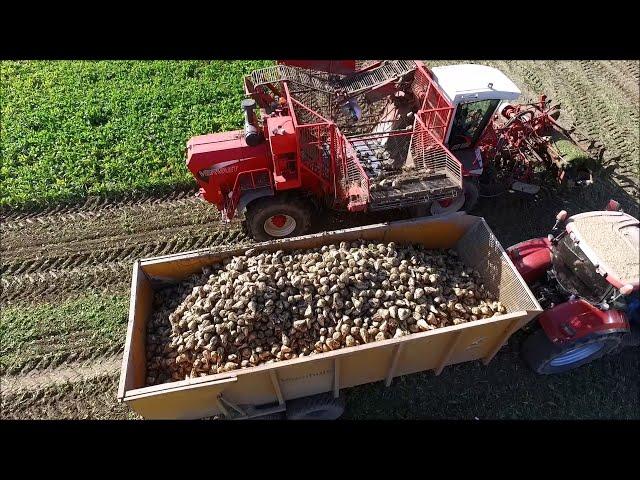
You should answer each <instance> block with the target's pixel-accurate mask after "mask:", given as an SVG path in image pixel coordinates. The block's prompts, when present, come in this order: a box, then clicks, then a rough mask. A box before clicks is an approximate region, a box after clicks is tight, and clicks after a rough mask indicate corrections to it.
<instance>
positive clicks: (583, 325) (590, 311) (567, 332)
mask: <svg viewBox="0 0 640 480" xmlns="http://www.w3.org/2000/svg"><path fill="white" fill-rule="evenodd" d="M538 322H540V326H541V327H542V329H543V330H544V332H545V333H546V335H547V337H549V340H551V341H552V342H554V343H565V342H572V341H575V340H578V339H580V338H583V337H586V336H587V335H605V334H609V333H614V332H628V331H629V330H630V327H629V321H628V319H627V316H626V315H625V314H624V312H622V311H620V310H600V309H599V308H597V307H595V306H593V305H591V304H590V303H589V302H587V301H585V300H582V299H578V300H569V301H568V302H564V303H561V304H559V305H556V306H555V307H553V308H551V309H549V310H545V311H544V312H542V313H541V314H540V316H539V317H538Z"/></svg>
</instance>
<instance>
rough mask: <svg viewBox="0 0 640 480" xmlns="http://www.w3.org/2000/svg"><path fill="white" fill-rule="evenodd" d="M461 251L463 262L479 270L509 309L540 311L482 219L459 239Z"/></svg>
mask: <svg viewBox="0 0 640 480" xmlns="http://www.w3.org/2000/svg"><path fill="white" fill-rule="evenodd" d="M456 250H457V251H458V254H459V255H460V258H461V259H462V261H463V262H465V263H466V264H467V265H473V267H474V268H475V269H476V270H478V272H480V275H481V276H482V278H483V280H484V282H485V287H487V288H488V289H489V291H490V292H491V293H492V294H493V295H495V296H496V297H498V298H499V299H500V301H501V302H502V304H503V305H504V306H505V307H506V308H507V310H508V311H509V312H512V311H514V310H523V309H524V310H541V307H540V304H539V303H538V301H537V300H536V299H535V297H534V295H533V293H531V290H529V288H528V287H527V286H526V284H525V283H524V282H522V281H521V280H520V277H519V275H518V273H517V272H516V269H515V267H514V266H513V264H512V263H511V261H510V260H509V258H508V257H507V254H506V253H505V251H504V249H503V248H502V246H501V245H500V242H498V239H497V238H496V237H495V235H493V233H491V231H490V230H489V227H488V226H487V224H486V222H485V221H484V220H482V221H481V222H478V223H477V224H476V225H475V226H473V227H471V228H470V229H469V231H467V232H466V233H465V234H464V236H463V237H462V238H461V239H460V240H459V241H458V244H457V248H456Z"/></svg>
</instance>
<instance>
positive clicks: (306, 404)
mask: <svg viewBox="0 0 640 480" xmlns="http://www.w3.org/2000/svg"><path fill="white" fill-rule="evenodd" d="M343 413H344V399H343V398H333V395H330V394H328V393H323V394H321V395H314V396H312V397H305V398H299V399H297V400H292V401H291V402H287V420H336V419H338V418H340V416H342V414H343Z"/></svg>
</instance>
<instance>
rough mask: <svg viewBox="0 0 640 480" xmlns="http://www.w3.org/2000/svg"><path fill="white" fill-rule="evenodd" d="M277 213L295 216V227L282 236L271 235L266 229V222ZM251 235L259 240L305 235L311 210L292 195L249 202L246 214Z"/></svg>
mask: <svg viewBox="0 0 640 480" xmlns="http://www.w3.org/2000/svg"><path fill="white" fill-rule="evenodd" d="M275 215H286V216H288V217H291V218H293V220H294V221H295V228H294V229H293V230H292V231H291V232H289V233H287V234H286V235H282V236H273V235H270V234H269V233H268V232H267V231H266V230H265V226H264V225H265V222H266V221H267V220H268V219H269V218H271V217H273V216H275ZM245 217H246V219H247V220H246V221H247V226H248V228H249V231H250V233H251V236H252V237H253V238H254V239H255V240H257V241H259V242H263V241H266V240H274V239H277V238H287V237H296V236H298V235H303V234H304V233H305V232H306V231H307V230H308V229H309V225H310V223H311V212H310V208H309V206H308V204H307V203H306V202H304V201H301V200H299V199H296V198H291V197H266V198H260V199H258V200H256V201H254V202H252V203H250V204H249V206H248V207H247V213H246V215H245Z"/></svg>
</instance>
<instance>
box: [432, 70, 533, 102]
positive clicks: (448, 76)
mask: <svg viewBox="0 0 640 480" xmlns="http://www.w3.org/2000/svg"><path fill="white" fill-rule="evenodd" d="M431 71H432V72H433V75H434V77H435V80H436V82H437V83H438V85H439V86H440V88H441V89H442V91H443V92H444V93H445V94H446V95H447V97H449V101H451V103H453V104H456V103H460V102H462V101H473V100H485V99H488V98H489V99H499V100H515V99H517V98H518V97H519V96H520V93H521V92H520V89H519V88H518V87H517V86H516V85H515V84H514V83H513V82H512V81H511V80H509V78H508V77H507V76H506V75H505V74H504V73H502V72H501V71H500V70H498V69H497V68H493V67H487V66H484V65H475V64H464V65H447V66H445V67H434V68H432V69H431ZM489 84H492V86H491V88H489Z"/></svg>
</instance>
